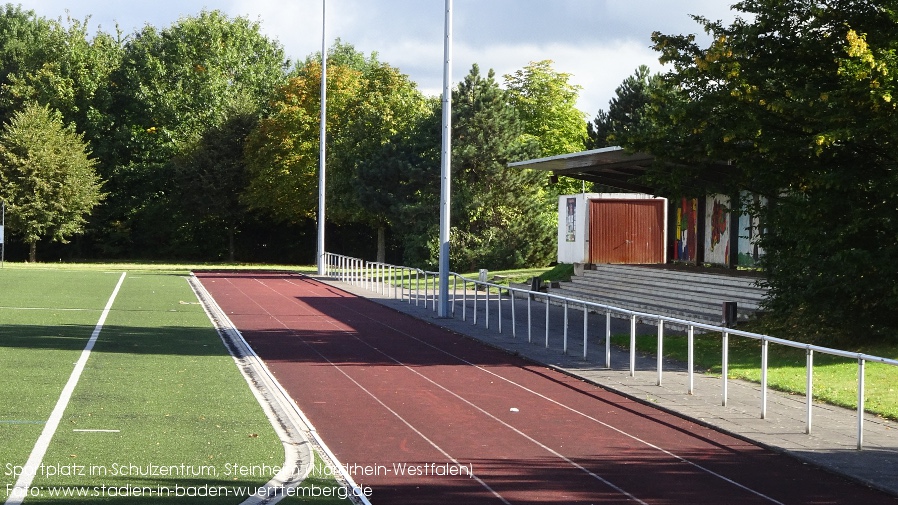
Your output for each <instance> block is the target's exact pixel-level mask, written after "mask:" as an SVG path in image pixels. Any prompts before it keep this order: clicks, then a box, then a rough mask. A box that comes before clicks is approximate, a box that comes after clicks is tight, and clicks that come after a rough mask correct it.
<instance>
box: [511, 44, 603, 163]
mask: <svg viewBox="0 0 898 505" xmlns="http://www.w3.org/2000/svg"><path fill="white" fill-rule="evenodd" d="M570 77H571V74H566V73H564V72H556V71H555V70H554V69H553V68H552V61H550V60H543V61H537V62H530V64H529V65H527V66H526V67H524V68H523V69H521V70H518V71H516V72H515V73H513V74H508V75H506V76H505V86H506V88H507V89H508V100H509V102H510V103H511V105H512V107H514V108H515V110H517V111H518V115H519V117H520V121H521V123H522V124H523V127H524V133H525V134H527V135H530V136H533V137H535V138H536V139H537V140H538V142H539V149H540V152H539V155H540V156H555V155H557V154H569V153H574V152H578V151H582V150H583V146H584V141H585V140H586V123H585V121H584V119H585V118H584V115H583V112H581V111H580V110H579V109H577V97H578V96H579V94H580V89H581V88H580V86H576V85H573V84H571V83H570V82H569V80H570Z"/></svg>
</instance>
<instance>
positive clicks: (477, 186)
mask: <svg viewBox="0 0 898 505" xmlns="http://www.w3.org/2000/svg"><path fill="white" fill-rule="evenodd" d="M452 101H453V111H452V114H453V117H452V125H453V131H452V137H453V138H452V165H453V166H452V173H453V184H454V186H453V200H452V223H453V226H452V230H451V234H450V241H451V242H450V245H451V248H450V251H451V253H450V255H451V261H452V263H453V268H456V269H462V270H471V269H474V268H490V269H494V268H519V267H523V266H532V265H540V264H545V263H548V261H549V258H550V257H551V255H552V254H553V253H554V240H553V238H554V230H555V222H554V216H553V213H552V211H553V210H554V209H551V210H550V209H547V208H546V205H545V201H546V197H545V190H544V188H545V185H546V179H547V177H546V175H545V174H544V173H538V172H535V171H532V170H519V169H512V168H509V167H508V163H509V162H513V161H519V160H522V159H528V158H532V157H535V156H536V155H537V153H538V147H537V144H536V143H535V142H533V140H532V137H528V136H526V135H524V123H523V122H522V121H520V119H519V117H518V112H517V110H516V109H515V108H514V107H512V106H511V105H510V102H511V100H509V98H508V95H507V94H506V93H505V92H504V91H503V90H502V89H500V88H499V85H498V83H497V82H496V80H495V74H494V72H493V71H492V70H490V71H489V72H488V74H487V75H486V77H483V76H482V75H481V74H480V69H479V67H478V66H477V65H476V64H475V65H474V66H473V67H472V68H471V71H470V72H469V73H468V75H467V76H466V77H465V79H464V80H463V81H462V82H461V84H459V86H458V88H457V89H456V90H455V91H454V92H453V96H452ZM437 252H438V251H437V250H436V248H435V247H434V248H433V255H434V258H435V256H436V254H437Z"/></svg>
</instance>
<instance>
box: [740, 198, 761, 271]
mask: <svg viewBox="0 0 898 505" xmlns="http://www.w3.org/2000/svg"><path fill="white" fill-rule="evenodd" d="M741 198H742V201H743V202H746V203H748V204H750V205H754V206H757V205H766V204H767V199H766V198H761V197H759V196H758V195H751V194H749V193H742V196H741ZM759 234H760V223H759V222H758V218H757V217H752V216H750V215H748V214H741V215H740V216H739V251H738V257H737V262H738V265H739V266H740V267H754V266H757V264H758V260H759V259H760V258H761V256H763V255H764V249H763V248H761V247H760V246H758V239H759Z"/></svg>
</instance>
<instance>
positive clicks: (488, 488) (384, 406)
mask: <svg viewBox="0 0 898 505" xmlns="http://www.w3.org/2000/svg"><path fill="white" fill-rule="evenodd" d="M254 280H255V281H256V282H257V283H259V284H261V285H262V286H264V287H265V288H267V289H268V290H270V291H272V292H273V293H275V294H276V295H277V296H279V297H281V298H285V299H288V300H291V301H292V302H293V303H295V302H296V300H293V299H291V298H289V297H286V296H284V295H283V293H280V292H278V291H277V290H275V289H274V288H272V287H271V286H269V285H267V284H265V283H264V282H262V281H260V280H259V279H254ZM287 282H289V283H291V284H293V285H295V286H298V285H297V284H295V283H293V282H292V281H287ZM300 287H302V286H300ZM235 288H236V286H235ZM237 289H238V290H239V289H240V288H237ZM240 292H241V293H243V290H240ZM243 294H246V293H243ZM247 298H250V299H251V300H253V303H255V304H256V305H257V306H258V307H259V308H260V309H262V310H263V311H265V313H266V314H268V316H269V317H271V318H272V319H274V320H275V321H277V322H278V323H280V325H281V326H283V327H284V328H285V329H286V330H288V331H290V332H291V333H295V331H294V330H293V329H291V328H290V327H289V326H287V325H286V324H284V322H283V321H281V320H280V319H279V318H278V317H277V316H275V315H273V314H272V313H271V312H269V311H268V309H266V308H265V307H263V306H262V305H261V304H260V303H259V302H257V301H256V300H255V299H253V298H251V297H249V296H247ZM324 321H325V322H327V323H328V324H330V325H331V326H334V327H335V328H337V330H339V331H340V332H343V333H348V332H347V331H346V330H344V329H342V328H339V327H338V326H337V325H336V321H335V320H334V319H333V318H330V317H325V318H324ZM303 344H305V346H306V347H308V348H309V349H311V350H312V351H313V352H314V353H315V354H317V355H319V356H321V359H323V360H324V361H327V362H328V364H330V365H331V366H332V367H334V369H336V370H337V371H338V372H340V373H341V374H343V375H344V376H345V377H346V378H347V379H349V380H350V381H352V383H353V384H355V385H356V386H358V388H359V389H361V390H362V391H364V392H365V394H367V395H368V396H370V397H371V398H372V399H374V401H376V402H377V403H379V404H380V405H381V406H382V407H383V408H385V409H386V410H387V411H388V412H390V413H391V414H393V416H395V417H396V418H397V419H399V420H400V421H401V422H402V423H403V424H405V425H406V426H408V427H409V429H410V430H412V431H413V432H415V433H416V434H417V435H418V436H419V437H421V438H422V439H423V440H424V441H425V442H427V443H428V444H430V446H431V447H433V448H434V449H436V450H437V451H439V453H440V454H442V455H443V456H444V457H445V458H446V459H448V460H449V461H451V462H452V463H454V464H455V465H456V466H459V467H460V466H462V464H461V463H460V462H459V461H458V460H457V459H455V458H454V457H452V456H451V455H450V454H449V453H448V452H446V451H445V450H444V449H443V448H442V447H440V446H439V445H437V443H436V442H434V441H433V440H431V439H429V438H427V435H425V434H424V433H422V432H421V431H420V430H419V429H417V428H415V426H414V425H412V424H411V423H410V422H408V421H407V420H406V419H405V418H403V417H402V416H401V415H399V413H398V412H396V411H395V410H393V409H391V408H390V407H388V406H387V405H386V404H385V403H384V402H383V401H381V399H380V398H378V397H377V396H375V395H374V394H373V393H372V392H371V391H369V390H368V389H366V388H365V387H364V386H362V385H361V384H359V383H358V381H356V380H355V379H353V378H352V377H350V376H349V375H348V374H347V373H346V372H345V371H343V369H342V368H340V367H339V366H338V365H337V364H336V363H334V362H333V361H331V360H329V359H327V357H326V356H324V355H323V354H321V352H320V351H318V349H315V348H313V347H312V346H310V345H309V344H308V343H307V342H306V341H305V340H303ZM471 478H473V479H474V480H476V481H477V483H478V484H480V485H481V486H483V487H484V488H485V489H486V490H487V491H489V492H490V493H492V494H493V496H495V497H496V498H498V499H499V500H500V501H501V502H502V503H504V504H506V505H511V503H510V502H509V501H508V500H506V499H505V498H504V497H503V496H502V495H500V494H499V493H498V492H496V490H495V489H493V488H492V487H490V485H489V484H487V483H486V482H484V481H483V479H481V478H480V477H478V476H477V475H475V474H474V473H473V472H471ZM362 498H364V496H362Z"/></svg>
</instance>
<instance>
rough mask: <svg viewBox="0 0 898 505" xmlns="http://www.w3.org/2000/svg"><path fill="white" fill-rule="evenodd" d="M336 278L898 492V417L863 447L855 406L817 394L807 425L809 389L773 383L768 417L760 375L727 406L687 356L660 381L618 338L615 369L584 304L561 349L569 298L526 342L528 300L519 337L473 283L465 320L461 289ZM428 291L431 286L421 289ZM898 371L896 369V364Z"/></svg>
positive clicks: (872, 427)
mask: <svg viewBox="0 0 898 505" xmlns="http://www.w3.org/2000/svg"><path fill="white" fill-rule="evenodd" d="M321 280H325V281H326V282H329V283H331V284H332V285H334V286H335V287H338V288H340V289H344V290H346V291H348V292H351V293H354V294H357V295H359V296H364V297H366V298H369V299H371V300H374V301H377V302H379V303H381V304H383V305H385V306H388V307H391V308H393V309H396V310H398V311H400V312H404V313H406V314H410V315H413V316H415V317H418V318H420V319H425V320H427V321H429V322H430V323H432V324H434V325H437V326H441V327H444V328H447V329H450V330H452V331H455V332H458V333H461V334H463V335H467V336H469V337H472V338H475V339H477V340H480V341H482V342H485V343H487V344H489V345H491V346H494V347H498V348H501V349H505V350H507V351H508V352H511V353H514V354H518V355H520V356H523V357H526V358H529V359H531V360H534V361H536V362H539V363H543V364H546V365H548V366H550V367H553V368H556V369H558V370H562V371H564V372H566V373H569V374H571V375H574V376H577V377H580V378H582V379H583V380H586V381H589V382H592V383H595V384H597V385H600V386H602V387H605V388H607V389H611V390H614V391H617V392H619V393H620V394H623V395H626V396H628V397H631V398H633V399H636V400H639V401H642V402H645V403H648V404H652V405H654V406H656V407H658V408H660V409H663V410H666V411H669V412H672V413H675V414H678V415H681V416H684V417H687V418H690V419H693V420H695V421H698V422H699V423H703V424H705V425H707V426H710V427H714V428H717V429H719V430H721V431H724V432H726V433H729V434H732V435H736V436H739V437H742V438H744V439H746V440H749V441H753V442H755V443H757V444H759V445H761V446H764V447H767V448H769V449H772V450H775V451H781V452H785V453H788V454H790V455H792V456H794V457H796V458H799V459H800V460H803V461H807V462H809V463H812V464H815V465H819V466H821V467H823V468H826V469H828V470H831V471H833V472H835V473H838V474H841V475H844V476H846V477H849V478H851V479H853V480H856V481H859V482H863V483H865V484H867V485H869V486H871V487H873V488H876V489H880V490H883V491H886V492H888V493H891V494H894V495H898V423H895V422H892V421H888V420H884V419H881V418H878V417H875V416H871V415H866V416H865V419H864V439H863V442H864V444H863V445H864V449H863V450H862V451H858V450H857V413H856V411H854V410H850V409H843V408H839V407H833V406H829V405H824V404H819V403H815V404H814V406H813V410H812V412H813V414H812V433H811V434H807V433H806V429H807V421H806V419H807V407H806V403H805V397H804V396H802V395H788V394H784V393H779V392H776V391H768V404H767V418H766V419H761V415H760V413H761V388H760V385H758V384H755V383H749V382H743V381H737V380H729V381H728V382H727V390H728V394H727V405H726V406H725V407H724V406H722V390H723V385H722V380H721V378H720V377H719V376H718V377H714V376H711V375H704V374H700V373H696V374H695V376H694V394H692V395H690V394H688V393H687V392H688V374H687V373H686V371H685V367H684V366H683V364H682V363H677V362H672V361H669V360H665V361H664V364H663V369H664V374H663V376H662V385H660V386H659V385H658V373H657V359H656V357H655V356H646V355H640V356H638V357H637V363H636V374H635V377H631V376H630V372H629V351H628V350H624V349H619V348H615V347H612V351H611V368H610V369H609V368H605V344H604V335H605V317H604V315H603V314H590V315H589V317H588V331H587V335H588V346H587V359H586V360H584V359H583V356H582V354H583V339H582V335H583V329H582V328H583V319H582V317H583V316H582V311H581V310H575V309H573V308H572V309H570V310H569V331H568V353H567V354H564V353H562V346H563V322H564V314H563V309H562V308H561V307H556V306H550V308H549V328H550V329H549V346H548V347H546V345H545V344H546V338H545V310H546V308H545V304H543V303H539V302H532V305H531V318H532V325H533V327H534V328H533V330H532V334H531V338H532V342H528V341H527V329H526V326H525V325H526V321H527V302H526V301H525V300H518V301H517V304H516V310H515V313H516V320H517V324H516V325H515V329H516V333H517V336H516V338H513V337H512V331H511V328H512V321H511V311H510V310H509V307H510V305H509V304H508V302H506V303H505V305H504V307H503V314H502V316H503V318H502V330H503V332H502V333H501V334H500V333H499V332H498V331H497V330H498V326H499V319H498V310H497V307H496V301H495V300H496V295H495V294H493V295H492V300H493V302H492V305H491V306H490V317H489V325H490V327H489V329H487V328H486V321H487V318H486V312H485V307H484V305H485V304H484V300H485V299H484V294H483V293H482V292H481V293H480V294H479V303H478V310H477V322H478V324H477V325H476V326H475V325H474V324H472V322H473V319H474V318H473V314H474V309H473V292H472V291H469V292H468V297H467V298H468V300H467V307H466V309H465V312H466V315H467V320H466V321H465V320H462V316H461V312H462V302H461V299H460V297H461V295H460V294H459V300H458V301H457V302H456V304H455V317H454V318H452V319H440V318H437V314H436V312H435V311H434V310H433V306H432V303H430V302H428V305H427V306H426V307H425V306H424V303H423V296H421V297H420V298H419V300H418V304H417V305H416V304H415V301H414V300H412V301H411V303H409V299H408V291H406V292H405V297H406V298H405V299H403V300H400V299H396V298H394V297H393V296H394V292H393V291H390V292H389V293H388V294H383V293H382V291H384V290H382V289H379V290H378V291H371V290H367V289H362V288H359V287H356V286H353V285H350V284H348V283H345V282H340V281H336V280H333V279H330V280H328V279H326V278H325V279H321ZM422 295H423V293H422ZM629 325H630V323H629V321H627V320H623V319H615V318H612V320H611V327H612V328H611V329H612V334H621V333H624V334H627V333H629V331H630V326H629ZM637 332H638V333H647V334H653V335H655V334H657V328H656V327H655V326H653V325H643V324H639V325H638V327H637ZM896 378H898V371H896Z"/></svg>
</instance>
